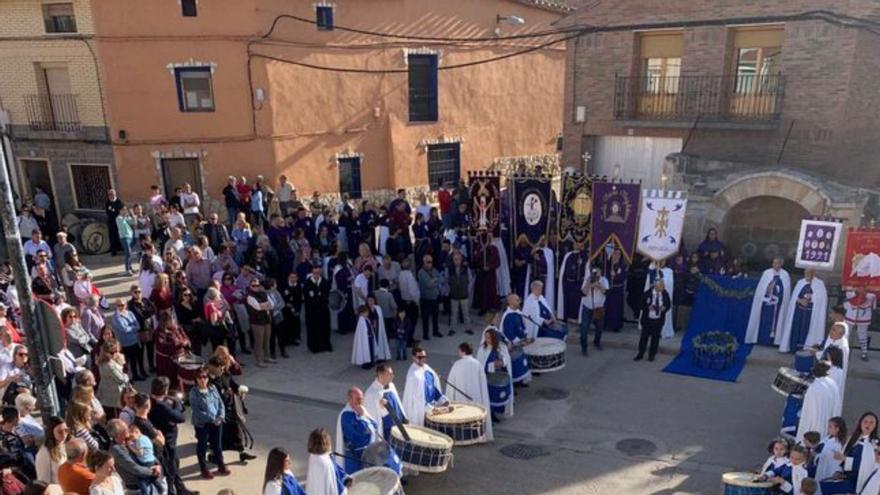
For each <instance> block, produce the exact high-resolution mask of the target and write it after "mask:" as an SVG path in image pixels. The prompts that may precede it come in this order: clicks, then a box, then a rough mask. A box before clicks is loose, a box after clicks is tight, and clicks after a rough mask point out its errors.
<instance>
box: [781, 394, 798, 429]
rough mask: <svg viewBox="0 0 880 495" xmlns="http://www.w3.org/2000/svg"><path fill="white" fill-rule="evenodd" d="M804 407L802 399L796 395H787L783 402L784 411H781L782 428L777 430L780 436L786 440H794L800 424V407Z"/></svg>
mask: <svg viewBox="0 0 880 495" xmlns="http://www.w3.org/2000/svg"><path fill="white" fill-rule="evenodd" d="M803 405H804V398H803V397H799V396H797V395H789V396H788V398H787V399H786V400H785V409H784V410H783V411H782V428H781V429H780V430H779V433H780V435H782V436H783V437H786V438H794V437H795V435H796V434H797V426H798V423H799V422H800V417H801V407H803Z"/></svg>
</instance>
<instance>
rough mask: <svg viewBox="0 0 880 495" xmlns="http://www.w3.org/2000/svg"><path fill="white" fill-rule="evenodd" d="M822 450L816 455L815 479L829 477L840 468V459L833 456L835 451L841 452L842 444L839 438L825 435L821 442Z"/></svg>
mask: <svg viewBox="0 0 880 495" xmlns="http://www.w3.org/2000/svg"><path fill="white" fill-rule="evenodd" d="M823 444H824V445H823V447H822V452H820V453H819V455H818V456H817V457H816V479H817V480H824V479H825V478H830V477H831V476H832V475H833V474H834V473H836V472H837V471H839V470H840V461H838V460H837V459H835V458H834V454H835V453H840V454H843V445H841V444H840V440H838V439H836V438H834V437H830V436H826V437H825V441H824V442H823Z"/></svg>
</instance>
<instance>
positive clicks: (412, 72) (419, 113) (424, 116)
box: [407, 55, 438, 122]
mask: <svg viewBox="0 0 880 495" xmlns="http://www.w3.org/2000/svg"><path fill="white" fill-rule="evenodd" d="M407 60H408V62H409V121H410V122H436V121H437V120H438V110H437V55H409V56H408V57H407Z"/></svg>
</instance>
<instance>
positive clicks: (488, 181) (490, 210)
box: [468, 171, 501, 238]
mask: <svg viewBox="0 0 880 495" xmlns="http://www.w3.org/2000/svg"><path fill="white" fill-rule="evenodd" d="M468 189H469V192H470V194H469V196H470V201H471V204H470V208H469V210H470V211H469V213H470V218H471V221H470V235H471V238H474V236H476V235H477V232H479V231H480V230H486V231H488V232H490V233H491V234H492V235H493V236H498V235H500V232H501V228H500V219H501V177H500V176H499V175H498V174H497V173H495V172H483V171H477V172H471V173H469V174H468Z"/></svg>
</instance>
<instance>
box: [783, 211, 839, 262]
mask: <svg viewBox="0 0 880 495" xmlns="http://www.w3.org/2000/svg"><path fill="white" fill-rule="evenodd" d="M841 232H843V224H842V223H840V222H837V221H834V220H823V219H812V218H806V219H804V220H802V221H801V234H800V238H799V239H798V244H797V246H798V247H797V255H796V257H795V262H794V266H796V267H798V268H814V269H817V270H833V269H834V261H835V258H836V257H837V244H838V243H839V242H840V234H841Z"/></svg>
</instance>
